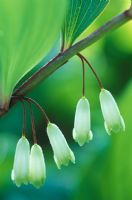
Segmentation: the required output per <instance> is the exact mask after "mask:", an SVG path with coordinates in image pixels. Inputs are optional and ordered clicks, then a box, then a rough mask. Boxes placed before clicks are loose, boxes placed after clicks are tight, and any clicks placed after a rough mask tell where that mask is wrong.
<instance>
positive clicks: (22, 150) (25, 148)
mask: <svg viewBox="0 0 132 200" xmlns="http://www.w3.org/2000/svg"><path fill="white" fill-rule="evenodd" d="M29 154H30V145H29V142H28V140H27V139H26V138H25V137H24V136H23V137H22V138H21V139H20V140H19V141H18V143H17V146H16V152H15V158H14V165H13V169H12V174H11V178H12V180H13V181H14V182H15V183H16V185H17V186H18V187H19V186H20V185H21V184H22V183H23V184H27V183H28V173H29Z"/></svg>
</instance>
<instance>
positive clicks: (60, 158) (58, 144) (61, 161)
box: [47, 123, 75, 169]
mask: <svg viewBox="0 0 132 200" xmlns="http://www.w3.org/2000/svg"><path fill="white" fill-rule="evenodd" d="M47 134H48V137H49V140H50V144H51V146H52V149H53V152H54V160H55V163H56V165H57V167H58V168H59V169H60V168H61V165H66V166H67V165H68V164H69V161H70V160H71V162H73V163H75V157H74V154H73V152H72V151H71V149H70V148H69V146H68V144H67V142H66V139H65V137H64V135H63V134H62V132H61V130H60V129H59V128H58V127H57V126H56V125H55V124H52V123H49V124H48V127H47Z"/></svg>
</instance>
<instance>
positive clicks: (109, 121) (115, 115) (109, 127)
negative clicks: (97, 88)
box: [100, 89, 125, 134]
mask: <svg viewBox="0 0 132 200" xmlns="http://www.w3.org/2000/svg"><path fill="white" fill-rule="evenodd" d="M100 104H101V110H102V113H103V117H104V125H105V129H106V131H107V133H108V134H111V133H112V132H115V133H117V132H121V131H124V130H125V123H124V120H123V118H122V116H121V114H120V111H119V108H118V106H117V103H116V102H115V100H114V98H113V96H112V94H111V93H110V92H109V91H108V90H105V89H102V90H101V92H100Z"/></svg>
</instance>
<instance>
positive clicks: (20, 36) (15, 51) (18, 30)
mask: <svg viewBox="0 0 132 200" xmlns="http://www.w3.org/2000/svg"><path fill="white" fill-rule="evenodd" d="M65 7H66V5H65V0H63V1H62V0H48V1H47V0H0V108H3V107H5V104H7V105H8V104H9V99H10V96H11V94H12V92H13V89H14V87H15V86H16V84H17V82H18V81H19V80H20V79H21V78H22V77H23V76H24V75H25V74H26V73H27V72H28V71H30V70H31V69H32V68H33V67H34V66H35V65H36V64H37V63H38V62H39V61H40V60H41V59H42V58H43V57H44V56H45V55H46V54H47V53H48V51H49V49H50V48H51V47H52V45H53V43H54V42H55V40H56V37H57V34H59V31H60V27H61V24H62V19H63V16H64V13H65V12H64V11H65ZM56 13H57V15H56Z"/></svg>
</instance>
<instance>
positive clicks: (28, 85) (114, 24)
mask: <svg viewBox="0 0 132 200" xmlns="http://www.w3.org/2000/svg"><path fill="white" fill-rule="evenodd" d="M130 20H132V6H131V7H130V9H129V10H127V11H125V12H123V13H121V14H119V15H117V16H116V17H113V18H112V19H111V20H109V21H108V22H107V23H105V24H104V25H103V26H101V27H100V28H99V29H97V30H96V31H94V32H93V33H91V34H90V35H89V36H87V37H86V38H84V39H83V40H81V41H79V42H78V43H76V44H75V45H73V46H72V47H70V48H69V49H67V50H66V51H64V52H62V53H60V54H58V55H57V56H56V57H55V58H53V59H52V60H51V61H50V62H49V63H48V64H46V65H45V66H43V67H41V68H40V69H39V70H38V71H37V72H35V73H34V74H33V75H32V76H31V77H30V78H29V79H27V80H26V81H25V82H24V83H23V84H22V85H21V86H20V87H19V88H17V89H16V91H15V92H14V94H13V96H19V95H20V96H24V95H25V94H27V93H28V92H29V91H30V90H32V89H33V88H34V87H35V86H36V85H38V84H39V83H40V82H41V81H43V80H45V79H46V78H47V77H48V76H50V75H51V74H52V73H53V72H54V71H56V70H57V69H58V68H59V67H61V66H62V65H64V64H65V63H66V62H67V61H68V60H69V59H70V58H72V57H73V56H75V55H76V54H77V53H79V52H80V51H82V50H83V49H85V48H87V47H89V46H90V45H92V44H93V43H95V42H96V41H98V40H99V39H101V38H103V37H104V36H105V35H106V33H108V32H110V31H113V30H115V29H117V28H118V27H120V26H122V25H123V24H125V23H127V22H128V21H130ZM14 103H15V102H13V99H11V104H10V107H11V106H12V105H13V104H14ZM5 112H6V111H5V110H0V116H2V115H3V114H5Z"/></svg>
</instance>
